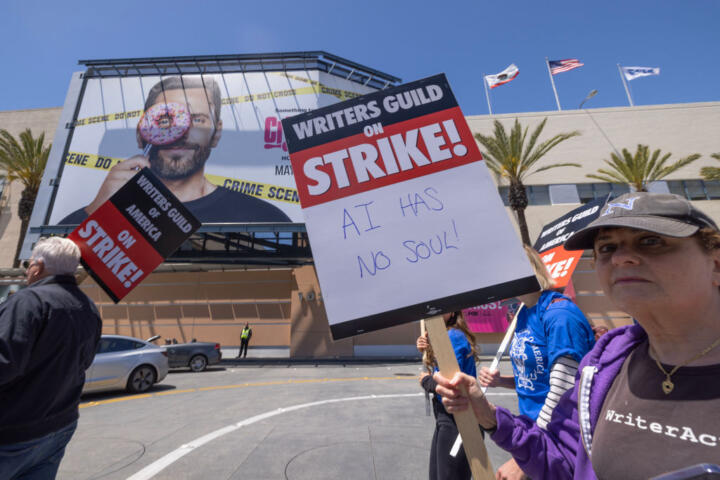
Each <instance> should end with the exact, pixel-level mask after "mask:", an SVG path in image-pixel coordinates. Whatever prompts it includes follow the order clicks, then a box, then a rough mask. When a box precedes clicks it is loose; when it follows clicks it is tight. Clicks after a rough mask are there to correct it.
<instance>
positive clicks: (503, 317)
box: [462, 301, 511, 333]
mask: <svg viewBox="0 0 720 480" xmlns="http://www.w3.org/2000/svg"><path fill="white" fill-rule="evenodd" d="M500 303H501V302H499V301H498V302H492V303H488V304H486V305H481V306H479V307H470V308H466V309H465V310H463V311H462V312H463V316H464V317H465V321H466V322H467V324H468V327H470V331H471V332H473V333H494V332H504V331H505V330H507V327H508V324H509V323H510V322H509V321H508V318H507V317H508V312H509V311H510V307H511V306H508V305H502V306H501V305H500Z"/></svg>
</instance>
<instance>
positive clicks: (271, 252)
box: [21, 51, 401, 266]
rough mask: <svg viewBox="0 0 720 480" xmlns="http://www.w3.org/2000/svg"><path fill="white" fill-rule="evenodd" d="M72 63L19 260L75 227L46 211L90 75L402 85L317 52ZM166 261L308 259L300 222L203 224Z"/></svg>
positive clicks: (292, 262) (290, 262) (282, 262)
mask: <svg viewBox="0 0 720 480" xmlns="http://www.w3.org/2000/svg"><path fill="white" fill-rule="evenodd" d="M79 64H80V65H83V66H84V67H86V70H85V71H83V72H77V73H76V74H75V75H73V79H72V81H71V84H70V88H69V90H68V94H67V97H66V101H65V106H64V108H63V112H62V114H61V118H60V125H59V126H58V128H57V131H56V135H55V140H54V147H53V149H52V151H51V153H50V159H49V161H48V168H46V172H45V177H44V178H43V184H42V187H41V190H40V192H39V193H38V198H37V200H36V207H35V210H34V211H33V216H32V218H31V221H30V228H29V230H28V235H27V237H26V240H25V243H24V245H23V251H22V253H21V257H22V258H28V257H29V253H30V251H31V248H32V245H33V244H34V243H35V242H36V241H37V239H38V238H39V237H40V236H44V235H67V234H69V233H70V232H71V231H72V230H74V229H75V227H76V226H77V225H71V224H63V225H51V224H50V223H51V222H50V215H51V212H52V210H53V208H54V205H55V201H56V197H57V193H58V186H59V184H60V179H61V177H62V175H63V168H64V165H65V161H64V159H65V158H66V157H67V156H68V155H69V153H70V142H71V140H72V138H73V133H74V130H75V128H78V127H79V125H80V124H81V123H80V122H79V121H78V120H79V114H80V110H81V109H80V103H81V101H82V100H83V96H84V94H85V89H86V85H87V82H88V80H90V79H98V78H99V79H101V80H102V79H106V78H121V79H122V78H123V77H151V76H156V77H157V76H160V77H161V78H162V77H165V76H169V75H213V74H214V75H220V76H223V79H224V75H225V74H238V73H243V74H249V73H253V72H288V71H298V70H300V71H318V72H321V73H324V74H327V75H332V76H334V77H337V78H340V79H342V80H344V81H349V82H352V83H353V84H357V85H362V86H363V87H367V88H371V89H374V90H380V89H385V88H388V87H392V86H395V85H397V84H399V83H400V82H401V79H399V78H397V77H395V76H392V75H389V74H386V73H383V72H380V71H378V70H375V69H372V68H369V67H366V66H363V65H360V64H358V63H355V62H352V61H350V60H347V59H344V58H341V57H338V56H335V55H332V54H329V53H327V52H324V51H307V52H288V53H269V54H240V55H200V56H181V57H152V58H125V59H104V60H80V61H79ZM268 87H269V84H268ZM226 89H227V86H226ZM103 108H104V107H103ZM233 114H234V113H233ZM166 262H175V263H188V262H191V263H198V264H226V265H238V266H241V265H251V266H256V265H266V266H297V265H306V264H310V263H312V254H311V251H310V245H309V242H308V237H307V233H306V231H305V225H304V224H303V223H203V225H202V227H201V228H200V229H199V230H198V231H197V232H196V233H195V234H194V235H193V236H191V238H190V239H189V240H188V241H186V242H185V243H184V244H183V245H182V246H181V247H180V249H179V250H178V251H176V252H175V253H174V254H173V255H172V256H171V257H170V258H168V259H167V260H166Z"/></svg>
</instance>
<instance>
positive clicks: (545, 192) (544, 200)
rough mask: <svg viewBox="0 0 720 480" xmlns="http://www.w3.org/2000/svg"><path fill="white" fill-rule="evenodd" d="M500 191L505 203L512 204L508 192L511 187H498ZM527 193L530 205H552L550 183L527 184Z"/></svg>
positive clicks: (507, 205)
mask: <svg viewBox="0 0 720 480" xmlns="http://www.w3.org/2000/svg"><path fill="white" fill-rule="evenodd" d="M498 193H499V194H500V197H502V201H503V205H505V206H506V207H509V206H510V202H509V201H508V194H509V193H510V187H507V186H503V187H498ZM525 193H526V194H527V197H528V205H550V204H551V203H550V186H549V185H525Z"/></svg>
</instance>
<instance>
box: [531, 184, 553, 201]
mask: <svg viewBox="0 0 720 480" xmlns="http://www.w3.org/2000/svg"><path fill="white" fill-rule="evenodd" d="M525 188H526V190H527V192H528V204H529V205H550V189H549V185H529V186H527V187H525Z"/></svg>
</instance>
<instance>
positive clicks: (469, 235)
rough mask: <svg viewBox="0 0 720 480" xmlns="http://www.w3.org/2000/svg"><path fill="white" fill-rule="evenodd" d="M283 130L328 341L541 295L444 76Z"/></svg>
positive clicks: (312, 115) (319, 113) (300, 118)
mask: <svg viewBox="0 0 720 480" xmlns="http://www.w3.org/2000/svg"><path fill="white" fill-rule="evenodd" d="M283 131H284V132H285V137H286V140H287V144H288V149H289V152H290V161H291V163H292V167H293V172H294V175H295V182H296V185H297V188H298V195H299V197H300V203H301V207H302V210H303V215H304V217H305V223H306V226H307V230H308V235H309V238H310V245H311V248H312V251H313V258H314V261H315V265H316V267H317V271H318V278H319V281H320V287H321V288H322V292H323V300H324V303H325V308H326V312H327V315H328V319H329V323H330V329H331V332H332V335H333V337H334V338H335V339H339V338H344V337H348V336H351V335H357V334H359V333H363V332H368V331H372V330H376V329H380V328H386V327H390V326H392V325H397V324H400V323H404V322H409V321H414V320H418V319H420V318H423V317H428V316H432V315H436V314H438V313H441V312H446V311H451V310H459V309H461V308H464V307H468V306H473V305H478V304H483V303H487V302H491V301H494V300H499V299H503V298H508V297H513V296H516V295H520V294H523V293H527V292H530V291H536V290H538V289H539V287H538V284H537V280H536V279H535V275H534V274H533V271H532V269H531V267H530V265H529V262H528V260H527V257H526V255H525V252H524V251H523V249H522V245H521V243H520V240H519V238H518V236H517V234H516V233H515V231H514V229H513V227H512V225H511V223H510V219H509V218H508V215H507V213H506V211H505V208H504V207H503V204H502V201H501V199H500V196H499V195H498V192H497V187H496V186H495V184H494V183H493V181H492V178H491V177H490V174H489V171H488V169H487V167H486V165H485V162H483V161H482V157H481V155H480V152H479V150H478V148H477V144H476V143H475V140H474V138H473V136H472V133H471V132H470V130H469V128H468V126H467V123H466V122H465V118H464V117H463V114H462V111H461V110H460V108H459V107H458V105H457V102H456V100H455V97H454V95H453V93H452V91H451V90H450V86H449V85H448V82H447V79H446V78H445V75H437V76H434V77H430V78H426V79H423V80H419V81H416V82H412V83H408V84H405V85H401V86H399V87H395V88H391V89H387V90H382V91H380V92H375V93H371V94H368V95H364V96H362V97H358V98H356V99H352V100H348V101H346V102H343V103H339V104H336V105H332V106H329V107H325V108H322V109H319V110H315V111H313V112H309V113H304V114H300V115H297V116H294V117H290V118H287V119H284V120H283Z"/></svg>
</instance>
